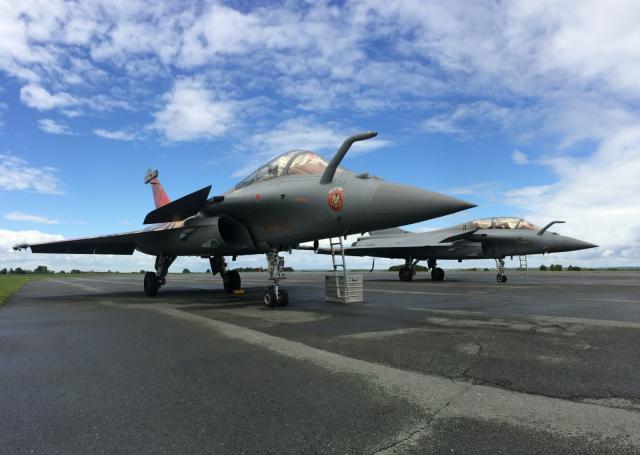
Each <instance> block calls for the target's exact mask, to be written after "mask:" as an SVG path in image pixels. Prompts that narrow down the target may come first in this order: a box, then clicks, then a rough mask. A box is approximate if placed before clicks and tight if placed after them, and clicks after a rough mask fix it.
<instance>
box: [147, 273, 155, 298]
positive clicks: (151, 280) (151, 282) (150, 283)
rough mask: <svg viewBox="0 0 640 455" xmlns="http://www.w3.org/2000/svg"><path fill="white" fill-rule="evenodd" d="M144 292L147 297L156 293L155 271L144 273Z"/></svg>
mask: <svg viewBox="0 0 640 455" xmlns="http://www.w3.org/2000/svg"><path fill="white" fill-rule="evenodd" d="M144 294H145V295H146V296H147V297H154V296H156V295H158V275H156V273H155V272H147V273H145V274H144Z"/></svg>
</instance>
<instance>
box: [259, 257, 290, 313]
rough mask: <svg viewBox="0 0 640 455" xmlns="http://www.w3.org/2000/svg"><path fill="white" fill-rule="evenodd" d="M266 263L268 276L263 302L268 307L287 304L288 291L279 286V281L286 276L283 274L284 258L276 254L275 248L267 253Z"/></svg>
mask: <svg viewBox="0 0 640 455" xmlns="http://www.w3.org/2000/svg"><path fill="white" fill-rule="evenodd" d="M267 265H268V269H269V278H267V286H266V289H265V291H264V304H265V305H267V306H268V307H274V306H287V305H288V304H289V293H288V292H287V291H286V290H284V289H281V288H280V285H279V284H280V282H281V281H282V280H284V279H286V278H287V277H286V276H285V274H284V258H283V257H282V256H279V255H278V251H277V250H273V251H270V252H268V253H267Z"/></svg>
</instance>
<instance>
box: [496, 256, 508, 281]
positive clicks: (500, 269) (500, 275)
mask: <svg viewBox="0 0 640 455" xmlns="http://www.w3.org/2000/svg"><path fill="white" fill-rule="evenodd" d="M496 267H497V268H498V274H497V275H496V281H497V282H498V283H506V282H507V275H505V274H504V259H496Z"/></svg>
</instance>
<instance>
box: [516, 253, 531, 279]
mask: <svg viewBox="0 0 640 455" xmlns="http://www.w3.org/2000/svg"><path fill="white" fill-rule="evenodd" d="M518 258H519V259H520V267H519V268H518V270H519V271H520V278H524V277H525V276H529V268H528V267H527V256H519V257H518Z"/></svg>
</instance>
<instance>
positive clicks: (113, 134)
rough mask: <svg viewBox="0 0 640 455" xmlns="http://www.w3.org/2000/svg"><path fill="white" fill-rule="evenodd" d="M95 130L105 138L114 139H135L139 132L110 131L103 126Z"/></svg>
mask: <svg viewBox="0 0 640 455" xmlns="http://www.w3.org/2000/svg"><path fill="white" fill-rule="evenodd" d="M93 132H94V133H95V134H96V135H97V136H100V137H104V138H105V139H113V140H116V141H135V140H136V138H137V134H136V133H133V132H130V131H124V130H120V131H109V130H103V129H101V128H98V129H95V130H93Z"/></svg>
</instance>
